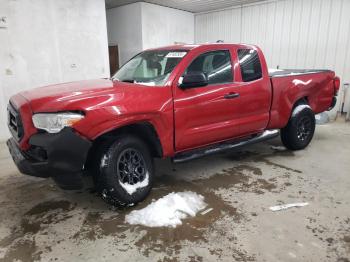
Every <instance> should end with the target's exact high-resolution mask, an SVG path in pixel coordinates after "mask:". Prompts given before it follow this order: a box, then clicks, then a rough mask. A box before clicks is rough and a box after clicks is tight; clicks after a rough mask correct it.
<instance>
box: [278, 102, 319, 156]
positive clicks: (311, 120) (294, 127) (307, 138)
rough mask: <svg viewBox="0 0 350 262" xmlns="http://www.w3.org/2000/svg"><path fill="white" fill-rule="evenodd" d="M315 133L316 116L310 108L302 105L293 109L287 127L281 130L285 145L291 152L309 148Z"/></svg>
mask: <svg viewBox="0 0 350 262" xmlns="http://www.w3.org/2000/svg"><path fill="white" fill-rule="evenodd" d="M314 132H315V114H314V112H313V111H312V109H311V108H310V106H308V105H305V104H302V105H298V106H296V107H295V108H294V109H293V112H292V115H291V117H290V119H289V122H288V124H287V126H286V127H284V128H283V129H282V130H281V139H282V143H283V145H284V146H285V147H286V148H288V149H290V150H301V149H304V148H305V147H307V146H308V144H309V143H310V142H311V140H312V138H313V135H314Z"/></svg>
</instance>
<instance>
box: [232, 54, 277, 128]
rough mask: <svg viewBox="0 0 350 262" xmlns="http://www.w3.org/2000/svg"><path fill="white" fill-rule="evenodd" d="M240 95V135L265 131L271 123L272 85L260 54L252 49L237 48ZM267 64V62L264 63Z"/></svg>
mask: <svg viewBox="0 0 350 262" xmlns="http://www.w3.org/2000/svg"><path fill="white" fill-rule="evenodd" d="M237 56H238V64H239V76H238V79H237V82H239V85H240V87H239V89H238V90H237V92H238V93H239V95H240V105H241V106H240V110H239V115H240V117H239V121H238V122H239V133H240V135H246V134H252V133H257V132H260V131H263V130H264V129H265V128H266V127H267V125H268V122H269V118H270V106H271V98H272V92H271V84H270V79H269V77H268V75H267V73H266V72H265V73H264V72H263V68H262V62H261V61H262V59H263V57H260V56H259V52H258V51H257V50H255V49H250V48H237ZM264 64H265V62H264Z"/></svg>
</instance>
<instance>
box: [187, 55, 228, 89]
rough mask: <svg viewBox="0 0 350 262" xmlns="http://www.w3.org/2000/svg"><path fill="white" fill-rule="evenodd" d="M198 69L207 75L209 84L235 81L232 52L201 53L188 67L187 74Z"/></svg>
mask: <svg viewBox="0 0 350 262" xmlns="http://www.w3.org/2000/svg"><path fill="white" fill-rule="evenodd" d="M198 71H199V72H203V73H204V74H206V75H207V77H208V81H209V85H213V84H223V83H230V82H233V75H232V63H231V56H230V52H229V51H226V50H223V51H213V52H208V53H204V54H201V55H199V56H198V57H197V58H196V59H195V60H193V61H192V63H191V64H190V65H189V66H188V67H187V69H186V71H185V74H187V73H190V72H198Z"/></svg>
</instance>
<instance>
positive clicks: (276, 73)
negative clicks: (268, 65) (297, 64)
mask: <svg viewBox="0 0 350 262" xmlns="http://www.w3.org/2000/svg"><path fill="white" fill-rule="evenodd" d="M324 72H330V70H326V69H269V76H270V77H271V78H272V77H283V76H291V75H305V74H317V73H324Z"/></svg>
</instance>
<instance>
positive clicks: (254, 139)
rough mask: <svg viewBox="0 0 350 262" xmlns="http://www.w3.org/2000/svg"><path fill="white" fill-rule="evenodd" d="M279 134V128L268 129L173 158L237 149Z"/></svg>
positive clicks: (187, 157)
mask: <svg viewBox="0 0 350 262" xmlns="http://www.w3.org/2000/svg"><path fill="white" fill-rule="evenodd" d="M278 135H279V130H277V129H275V130H266V131H265V132H264V133H262V134H260V135H257V136H254V137H252V138H249V139H246V140H241V141H239V142H237V141H234V142H232V141H231V142H224V143H220V144H216V145H212V146H208V147H205V148H200V149H194V150H191V151H188V152H183V153H179V154H177V155H175V157H174V158H173V162H174V163H181V162H186V161H189V160H192V159H196V158H200V157H203V156H207V155H212V154H216V153H220V152H223V151H226V150H229V149H237V148H241V147H243V146H247V145H251V144H255V143H259V142H262V141H265V140H269V139H272V138H275V137H277V136H278Z"/></svg>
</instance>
